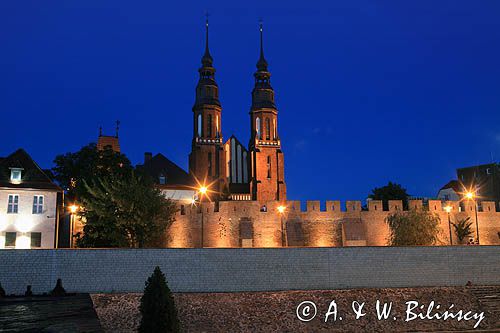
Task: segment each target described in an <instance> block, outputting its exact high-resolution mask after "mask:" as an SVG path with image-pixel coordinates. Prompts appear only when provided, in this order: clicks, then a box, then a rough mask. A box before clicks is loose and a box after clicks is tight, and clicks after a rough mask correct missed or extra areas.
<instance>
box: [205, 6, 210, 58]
mask: <svg viewBox="0 0 500 333" xmlns="http://www.w3.org/2000/svg"><path fill="white" fill-rule="evenodd" d="M209 16H210V15H209V14H208V11H207V12H206V13H205V27H206V37H205V38H206V43H205V53H208V17H209Z"/></svg>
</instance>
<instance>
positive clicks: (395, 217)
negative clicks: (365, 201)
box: [386, 209, 440, 246]
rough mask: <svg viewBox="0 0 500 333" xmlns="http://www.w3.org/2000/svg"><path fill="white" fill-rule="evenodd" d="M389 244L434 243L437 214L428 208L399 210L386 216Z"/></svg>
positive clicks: (435, 240)
mask: <svg viewBox="0 0 500 333" xmlns="http://www.w3.org/2000/svg"><path fill="white" fill-rule="evenodd" d="M386 222H387V224H388V225H389V229H390V236H389V245H391V246H416V245H434V244H436V243H437V240H438V234H439V230H440V229H439V222H440V220H439V216H438V215H437V214H433V213H431V212H429V211H428V210H423V209H418V210H417V209H412V210H409V211H404V212H403V211H399V212H395V213H394V214H391V215H389V216H388V217H387V218H386Z"/></svg>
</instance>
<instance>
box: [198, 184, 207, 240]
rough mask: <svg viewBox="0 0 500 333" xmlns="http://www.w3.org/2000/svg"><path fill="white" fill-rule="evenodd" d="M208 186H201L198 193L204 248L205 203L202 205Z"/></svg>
mask: <svg viewBox="0 0 500 333" xmlns="http://www.w3.org/2000/svg"><path fill="white" fill-rule="evenodd" d="M207 191H208V188H207V187H206V186H204V185H203V186H200V188H199V189H198V193H199V194H200V209H201V248H203V245H204V236H203V234H204V230H203V205H202V201H203V200H202V199H203V196H204V195H206V194H207Z"/></svg>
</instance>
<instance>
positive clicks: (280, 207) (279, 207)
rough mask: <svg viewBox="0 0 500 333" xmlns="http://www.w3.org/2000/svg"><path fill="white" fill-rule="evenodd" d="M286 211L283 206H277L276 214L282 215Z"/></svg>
mask: <svg viewBox="0 0 500 333" xmlns="http://www.w3.org/2000/svg"><path fill="white" fill-rule="evenodd" d="M285 210H286V207H285V206H278V213H280V214H283V213H284V212H285Z"/></svg>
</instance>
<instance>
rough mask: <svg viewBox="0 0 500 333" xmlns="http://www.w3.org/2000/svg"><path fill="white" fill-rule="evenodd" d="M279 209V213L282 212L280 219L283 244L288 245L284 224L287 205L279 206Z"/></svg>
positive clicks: (283, 245)
mask: <svg viewBox="0 0 500 333" xmlns="http://www.w3.org/2000/svg"><path fill="white" fill-rule="evenodd" d="M277 210H278V214H280V221H281V246H282V247H287V246H288V244H287V243H288V241H287V238H286V229H285V227H284V224H283V214H284V213H285V210H286V207H285V206H278V208H277Z"/></svg>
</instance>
